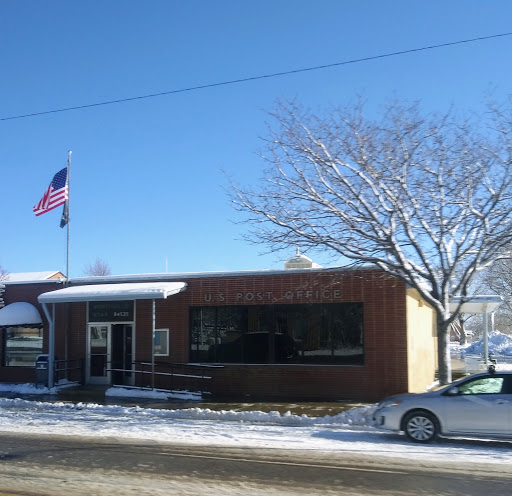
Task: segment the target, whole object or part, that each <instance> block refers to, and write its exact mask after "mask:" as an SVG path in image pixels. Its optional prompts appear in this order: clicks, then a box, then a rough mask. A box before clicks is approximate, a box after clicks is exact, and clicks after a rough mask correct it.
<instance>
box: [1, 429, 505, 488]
mask: <svg viewBox="0 0 512 496" xmlns="http://www.w3.org/2000/svg"><path fill="white" fill-rule="evenodd" d="M511 483H512V473H510V472H509V471H506V470H505V471H504V470H503V466H501V467H500V466H496V465H493V464H491V463H489V464H485V463H484V464H471V466H459V465H457V464H446V463H443V464H442V465H441V464H439V463H431V462H425V461H422V462H415V461H414V460H407V459H401V458H378V457H375V456H371V455H370V456H369V455H367V454H358V453H354V452H350V453H348V452H347V453H334V454H333V453H322V452H317V451H314V452H311V451H307V450H293V451H292V450H275V449H272V450H262V449H254V448H245V449H243V448H221V447H216V446H190V445H187V446H180V445H170V444H162V443H146V442H129V443H127V442H125V441H120V440H117V439H100V440H98V439H97V438H95V439H87V438H67V437H66V438H65V437H50V436H27V435H24V434H13V433H8V434H1V433H0V496H2V495H9V496H14V495H24V496H28V495H30V496H43V495H52V496H61V495H62V496H64V495H65V496H73V495H89V496H90V495H98V496H101V495H106V494H109V495H131V494H138V495H146V494H147V495H164V494H165V495H174V494H176V495H197V494H201V495H205V496H210V495H211V496H214V495H220V494H222V495H224V496H226V495H239V494H243V495H259V494H266V495H267V494H268V495H275V496H281V495H283V496H284V495H302V494H304V495H305V494H308V495H316V494H318V495H320V494H322V495H335V494H344V495H363V494H364V495H372V494H375V495H377V494H378V495H425V494H429V495H432V494H436V495H447V496H448V495H450V496H453V495H475V496H476V495H478V496H481V495H482V494H485V495H486V496H494V495H500V496H501V495H503V494H507V493H508V492H509V488H510V485H511Z"/></svg>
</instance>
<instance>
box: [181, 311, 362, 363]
mask: <svg viewBox="0 0 512 496" xmlns="http://www.w3.org/2000/svg"><path fill="white" fill-rule="evenodd" d="M190 322H191V329H190V361H191V362H199V363H202V362H204V363H306V364H353V365H362V364H363V363H364V353H363V304H362V303H322V304H307V305H304V304H300V305H299V304H297V305H293V304H290V305H250V306H249V305H247V306H243V305H241V306H208V307H192V308H191V315H190Z"/></svg>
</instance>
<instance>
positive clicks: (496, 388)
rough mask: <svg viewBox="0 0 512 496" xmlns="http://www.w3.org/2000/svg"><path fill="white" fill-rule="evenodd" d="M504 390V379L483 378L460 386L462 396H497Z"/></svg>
mask: <svg viewBox="0 0 512 496" xmlns="http://www.w3.org/2000/svg"><path fill="white" fill-rule="evenodd" d="M502 388H503V377H482V378H480V379H475V380H473V381H468V382H465V383H464V384H461V385H460V386H459V392H460V394H497V393H501V390H502Z"/></svg>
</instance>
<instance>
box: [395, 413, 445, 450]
mask: <svg viewBox="0 0 512 496" xmlns="http://www.w3.org/2000/svg"><path fill="white" fill-rule="evenodd" d="M403 429H404V432H405V435H406V436H407V438H408V439H409V440H410V441H413V442H415V443H430V441H433V440H434V439H435V438H436V437H437V435H438V434H439V421H438V420H437V418H436V417H435V416H434V415H432V414H431V413H429V412H422V411H418V412H411V413H409V414H408V415H407V416H406V417H405V418H404V422H403Z"/></svg>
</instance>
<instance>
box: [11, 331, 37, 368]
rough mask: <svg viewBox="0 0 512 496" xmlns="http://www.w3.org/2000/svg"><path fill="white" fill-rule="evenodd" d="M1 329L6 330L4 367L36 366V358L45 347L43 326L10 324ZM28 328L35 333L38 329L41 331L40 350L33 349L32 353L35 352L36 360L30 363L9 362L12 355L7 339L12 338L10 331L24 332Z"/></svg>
mask: <svg viewBox="0 0 512 496" xmlns="http://www.w3.org/2000/svg"><path fill="white" fill-rule="evenodd" d="M1 330H2V331H4V332H2V367H8V368H12V367H16V368H33V367H35V365H36V359H37V357H38V356H39V355H41V354H42V353H43V349H44V343H43V340H44V332H43V329H42V327H28V326H9V327H3V328H2V329H1ZM26 330H31V331H33V332H34V333H35V331H37V332H38V333H39V336H38V338H39V339H40V342H41V346H40V348H39V349H38V350H31V353H32V352H33V354H34V362H33V363H30V362H29V363H26V364H23V365H12V364H9V357H11V354H10V353H9V351H8V346H7V341H8V340H9V339H12V338H9V336H8V334H9V332H13V331H14V332H15V333H18V332H19V331H21V332H22V333H23V331H26Z"/></svg>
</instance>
